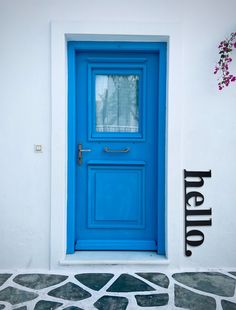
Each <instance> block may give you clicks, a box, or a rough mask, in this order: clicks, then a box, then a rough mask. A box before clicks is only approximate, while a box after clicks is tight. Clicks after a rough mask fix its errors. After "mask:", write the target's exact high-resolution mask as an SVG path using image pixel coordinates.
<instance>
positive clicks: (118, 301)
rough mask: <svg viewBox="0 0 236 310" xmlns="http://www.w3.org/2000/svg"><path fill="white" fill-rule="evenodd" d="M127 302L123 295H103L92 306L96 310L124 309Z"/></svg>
mask: <svg viewBox="0 0 236 310" xmlns="http://www.w3.org/2000/svg"><path fill="white" fill-rule="evenodd" d="M128 303H129V301H128V299H127V298H125V297H118V296H103V297H101V298H100V299H99V300H97V301H96V302H95V303H94V307H95V308H97V309H98V310H125V309H126V308H127V306H128Z"/></svg>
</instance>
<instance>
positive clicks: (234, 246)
mask: <svg viewBox="0 0 236 310" xmlns="http://www.w3.org/2000/svg"><path fill="white" fill-rule="evenodd" d="M235 10H236V2H235V1H234V0H225V1H220V0H214V1H213V0H207V1H206V0H199V1H192V0H181V1H177V0H176V1H170V0H167V1H163V0H162V1H161V0H155V1H154V0H148V1H144V0H135V1H134V0H130V1H125V0H120V1H110V0H99V1H98V0H93V1H88V0H87V1H86V0H67V1H53V0H50V1H47V0H42V1H34V0H22V1H16V0H10V1H9V0H1V1H0V39H1V40H0V85H1V87H0V145H1V156H0V193H1V194H0V269H27V268H34V269H48V268H49V266H50V257H51V267H52V268H54V269H55V268H57V265H58V261H59V259H62V258H63V257H62V256H61V253H62V252H63V244H62V241H63V239H60V238H59V240H55V232H56V229H55V227H54V228H52V230H51V227H50V223H51V222H50V221H51V220H50V214H51V183H50V177H51V175H50V174H51V171H52V172H53V171H54V172H55V170H53V169H52V170H51V168H52V167H53V165H52V164H53V163H52V162H51V159H50V158H51V155H52V158H53V159H54V158H55V157H53V156H56V155H55V153H56V152H62V153H63V152H64V148H65V145H63V144H61V145H60V142H59V141H60V139H59V138H60V134H61V133H62V131H63V126H62V127H61V128H59V129H60V130H59V132H58V135H59V136H58V137H57V133H56V132H54V135H53V143H54V144H52V145H53V146H54V147H55V148H54V150H53V151H54V153H52V150H51V126H52V123H51V108H52V104H53V113H54V112H55V111H56V103H55V97H54V103H53V98H52V100H51V82H50V81H51V80H50V76H51V75H50V74H51V69H52V70H54V72H52V73H53V74H54V77H55V73H56V71H55V70H56V69H55V66H54V67H53V66H52V63H51V36H50V24H51V22H52V21H57V22H56V23H54V24H53V25H54V28H53V29H54V30H55V31H54V32H52V37H53V38H54V39H55V38H57V37H58V38H59V36H60V35H61V33H62V28H63V25H64V27H65V28H64V29H66V27H67V29H73V31H72V33H76V32H78V33H82V34H86V33H88V34H93V33H94V34H99V33H100V34H111V35H112V34H120V35H123V34H124V35H129V34H130V35H139V34H140V35H148V34H149V35H156V36H158V35H166V36H169V38H170V45H169V53H170V54H169V57H170V58H169V89H168V98H169V99H168V152H169V153H168V167H167V171H168V183H167V209H168V218H167V222H168V237H167V239H168V258H169V262H170V264H169V268H178V267H180V268H211V267H212V268H217V267H225V268H236V242H235V237H236V229H235V227H236V216H235V208H236V205H235V201H236V190H235V188H236V187H235V174H236V160H235V158H236V117H235V115H236V85H234V87H230V88H228V89H226V90H224V91H223V92H219V91H218V90H217V82H216V79H215V76H213V74H212V71H213V66H214V64H215V62H216V61H217V57H218V56H217V45H218V42H219V41H220V40H221V39H222V38H224V37H225V36H226V35H227V34H229V33H231V32H232V31H235V30H236V22H235ZM60 22H61V23H60ZM71 22H75V23H71ZM55 25H56V26H55ZM60 25H61V26H60ZM66 25H67V26H66ZM68 25H69V26H68ZM73 25H74V26H73ZM108 26H109V27H108ZM56 30H58V31H59V30H60V33H59V34H56ZM107 31H108V33H107ZM57 43H58V42H57V41H56V42H55V41H54V42H52V48H54V49H55V47H56V46H57ZM59 46H61V45H60V44H59ZM57 53H58V54H57V56H58V58H57V60H58V59H62V60H63V55H64V54H63V53H64V51H57ZM60 53H61V54H60ZM60 55H61V56H60ZM235 56H236V55H235ZM60 57H62V58H60ZM175 57H176V58H175ZM234 59H235V61H234V69H235V72H236V66H235V63H236V57H234ZM63 61H65V59H64V60H63ZM53 68H54V69H53ZM63 70H64V71H63ZM64 73H65V68H64V69H63V64H61V67H59V68H58V79H59V81H60V82H61V83H63V79H64V80H65V75H64ZM54 82H55V78H54ZM62 86H63V85H62ZM63 87H64V86H63ZM63 87H62V88H63ZM54 91H55V85H54ZM59 93H60V91H59V90H58V94H59ZM63 100H64V98H62V101H63ZM60 104H61V103H60V100H59V102H58V110H59V111H63V108H62V106H61V105H60ZM55 115H57V121H58V120H59V119H60V117H61V119H65V116H63V115H59V114H58V112H56V114H54V115H53V117H55ZM57 121H56V122H57ZM54 124H55V123H54ZM56 124H57V123H56ZM54 129H55V126H54ZM57 142H58V143H59V144H58V143H57ZM34 144H43V147H44V149H43V153H41V154H36V153H34V149H33V146H34ZM53 154H54V155H53ZM64 155H65V154H64ZM64 155H63V156H64ZM58 158H60V157H58ZM56 164H57V163H56ZM56 164H55V165H56ZM184 168H186V169H189V170H201V169H203V170H204V169H206V170H208V169H212V178H211V179H209V180H206V182H205V187H204V194H205V197H206V198H205V206H209V207H212V209H213V226H212V227H209V228H205V229H204V232H205V237H206V239H205V242H204V244H203V245H202V246H201V247H199V248H196V249H194V251H193V255H192V257H191V258H185V257H184V255H183V217H182V215H183V194H182V190H183V186H182V184H183V179H182V177H183V174H182V170H183V169H184ZM63 171H64V170H61V172H62V174H60V173H59V174H58V178H59V179H60V178H61V179H60V180H62V179H63V180H64V182H65V175H63ZM55 177H56V176H55V174H54V179H55ZM52 184H53V185H55V186H59V187H60V186H62V187H63V184H64V183H63V181H62V182H61V183H60V181H58V184H57V185H56V184H55V182H54V183H52ZM57 188H58V187H53V191H52V197H53V199H54V198H55V190H56V189H57ZM60 195H61V194H60ZM60 195H59V196H58V197H61V196H60ZM62 197H63V195H62ZM64 198H65V197H64ZM53 199H52V201H54V209H52V213H53V216H54V214H56V213H55V212H56V210H55V199H54V200H53ZM62 216H63V214H62V213H61V214H58V221H60V220H62V218H61V217H62ZM54 222H55V216H54ZM54 222H53V221H52V223H54ZM62 223H63V221H62ZM51 235H52V237H53V238H54V246H53V245H52V247H51V249H52V251H53V253H51V252H50V240H51V239H50V238H51ZM55 244H56V246H55ZM56 247H57V249H59V250H58V251H57V250H56ZM58 268H59V265H58ZM140 268H141V267H140ZM142 268H143V267H142ZM149 268H153V267H152V266H149Z"/></svg>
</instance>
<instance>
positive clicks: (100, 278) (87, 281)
mask: <svg viewBox="0 0 236 310" xmlns="http://www.w3.org/2000/svg"><path fill="white" fill-rule="evenodd" d="M113 277H114V275H113V274H112V273H81V274H77V275H75V278H76V279H77V280H78V281H80V282H81V283H83V284H84V285H85V286H87V287H89V288H91V289H93V290H95V291H99V290H100V289H101V288H102V287H103V286H104V285H106V284H107V282H108V281H110V280H111V278H113Z"/></svg>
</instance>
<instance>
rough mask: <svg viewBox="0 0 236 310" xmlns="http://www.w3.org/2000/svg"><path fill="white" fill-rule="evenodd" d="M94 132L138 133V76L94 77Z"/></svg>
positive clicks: (110, 75) (112, 75)
mask: <svg viewBox="0 0 236 310" xmlns="http://www.w3.org/2000/svg"><path fill="white" fill-rule="evenodd" d="M95 87H96V90H95V92H96V131H97V132H138V131H139V102H138V101H139V99H138V91H139V76H138V75H114V74H109V75H101V74H98V75H96V78H95Z"/></svg>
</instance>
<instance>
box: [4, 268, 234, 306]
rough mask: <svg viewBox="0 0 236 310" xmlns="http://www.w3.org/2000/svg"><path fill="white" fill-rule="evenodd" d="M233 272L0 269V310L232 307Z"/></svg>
mask: <svg viewBox="0 0 236 310" xmlns="http://www.w3.org/2000/svg"><path fill="white" fill-rule="evenodd" d="M235 287H236V272H232V271H228V272H225V271H219V272H185V273H183V272H182V273H174V274H169V275H166V274H163V273H158V272H156V273H122V274H112V273H80V274H70V275H66V274H39V273H27V274H26V273H25V274H23V273H21V274H11V273H0V310H1V309H5V310H8V309H18V310H27V309H28V310H31V309H32V310H34V309H35V310H54V309H58V310H60V309H67V310H76V309H77V310H81V309H83V310H90V309H91V310H92V309H98V310H125V309H127V310H136V309H160V310H161V309H191V310H211V309H212V310H213V309H217V310H218V309H223V310H236V294H235Z"/></svg>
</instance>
